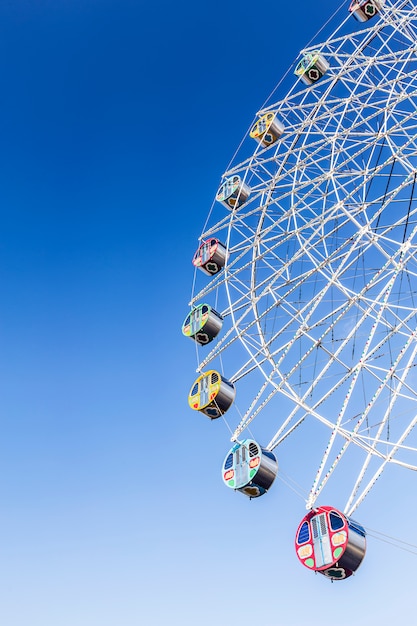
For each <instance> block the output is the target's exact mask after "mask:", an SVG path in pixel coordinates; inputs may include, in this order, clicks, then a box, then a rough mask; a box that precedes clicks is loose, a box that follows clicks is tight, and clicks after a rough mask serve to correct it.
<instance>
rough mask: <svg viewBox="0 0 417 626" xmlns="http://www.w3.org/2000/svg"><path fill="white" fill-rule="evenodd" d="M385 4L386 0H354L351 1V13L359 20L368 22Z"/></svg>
mask: <svg viewBox="0 0 417 626" xmlns="http://www.w3.org/2000/svg"><path fill="white" fill-rule="evenodd" d="M383 5H384V0H353V2H351V3H350V7H349V13H351V14H352V15H353V17H354V18H355V19H356V20H358V22H367V21H368V20H370V19H371V18H373V17H374V16H375V15H377V13H379V11H380V10H381V8H382V7H383Z"/></svg>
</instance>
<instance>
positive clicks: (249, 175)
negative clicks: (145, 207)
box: [191, 0, 417, 516]
mask: <svg viewBox="0 0 417 626" xmlns="http://www.w3.org/2000/svg"><path fill="white" fill-rule="evenodd" d="M346 8H347V7H346V5H345V6H344V8H343V9H342V10H343V11H346ZM338 15H339V16H340V15H341V13H340V11H339V12H338ZM355 18H356V19H355ZM290 79H291V80H290ZM289 80H290V86H289V89H288V90H287V93H286V95H285V96H283V97H282V98H281V99H280V100H278V101H276V102H273V103H272V102H267V103H266V105H265V106H264V107H263V108H262V109H261V110H260V111H259V112H258V114H257V117H256V119H255V120H254V121H253V122H252V124H251V127H250V128H251V130H250V132H248V134H247V136H246V137H245V139H244V140H243V142H242V144H241V146H240V148H239V150H238V152H237V154H236V156H235V158H234V161H233V162H232V163H231V166H230V167H229V168H228V170H227V172H225V174H224V177H223V179H222V181H221V182H220V185H219V192H218V193H217V202H215V203H214V205H213V208H212V210H211V212H210V215H209V218H208V221H207V224H206V227H205V231H204V232H203V234H202V236H201V242H205V241H208V240H211V239H212V238H215V240H218V241H221V242H223V243H224V245H225V248H226V249H227V254H226V255H225V258H224V267H223V269H221V271H218V273H216V274H214V275H212V276H210V277H207V276H204V275H203V273H201V272H198V273H197V274H198V275H197V277H196V280H195V287H194V293H193V298H192V302H191V305H192V307H196V306H198V305H199V303H201V302H209V303H211V304H212V305H213V306H214V307H215V308H216V309H217V310H218V311H219V313H220V315H221V317H222V318H223V320H224V326H223V329H222V331H221V333H220V334H219V336H218V337H216V339H215V341H214V342H213V343H212V344H211V345H210V346H204V347H199V348H198V361H199V364H198V368H197V369H198V372H199V373H203V372H205V371H208V370H211V369H213V368H216V367H217V368H218V369H220V371H221V372H222V374H223V375H224V376H225V377H226V378H227V379H228V381H229V382H230V383H231V384H233V385H234V386H235V387H236V405H237V406H238V408H239V411H240V414H238V413H237V412H236V410H235V409H233V408H232V409H231V410H230V412H229V413H228V414H227V416H226V418H227V420H228V423H231V422H232V421H233V420H234V421H235V423H234V424H233V427H232V431H233V435H232V441H234V442H236V441H239V440H241V439H244V438H245V437H247V436H251V435H250V430H249V435H248V434H247V433H245V432H244V431H245V430H246V428H247V427H249V428H250V429H255V428H256V426H257V423H258V420H259V422H262V416H263V415H264V414H265V413H268V420H267V425H266V427H267V428H270V429H271V432H270V437H271V438H270V441H269V443H268V444H267V445H264V448H265V450H267V451H272V450H274V449H275V448H277V446H279V445H280V444H281V443H282V442H283V441H284V440H286V439H287V437H289V436H290V437H291V436H292V434H293V433H295V432H297V433H300V432H301V431H302V429H304V428H306V425H307V424H309V428H311V425H312V424H313V428H316V429H317V433H318V439H317V441H318V442H319V443H318V444H315V446H314V447H315V452H316V453H317V445H319V447H320V450H319V456H318V457H317V462H316V465H315V468H314V472H316V467H317V466H318V469H317V472H316V473H315V474H314V472H313V474H312V475H311V476H310V481H309V485H310V484H311V490H310V493H309V496H308V497H307V498H306V504H307V508H309V509H311V508H312V507H314V505H315V503H316V500H317V498H318V497H319V496H320V494H321V492H322V490H323V488H324V487H325V485H326V483H327V481H328V480H329V479H331V478H332V476H333V474H334V472H336V471H337V469H338V467H339V465H340V464H341V463H346V461H347V459H350V458H351V459H352V463H353V462H355V463H356V470H355V473H354V479H353V480H352V484H351V486H350V487H349V494H348V496H347V500H346V505H345V508H344V513H345V514H346V515H348V516H350V515H351V514H352V513H353V512H354V511H355V509H356V508H357V506H358V505H359V504H360V503H361V502H362V500H363V499H364V498H365V496H366V495H367V494H368V492H369V491H370V489H371V488H372V486H373V485H374V484H375V482H376V480H377V479H378V477H379V476H380V475H381V473H382V471H383V470H384V469H385V467H386V466H387V465H389V464H398V465H401V466H403V467H405V468H409V469H412V470H416V469H417V454H416V452H417V449H416V440H415V436H416V433H414V432H413V429H414V427H415V425H416V423H417V368H416V365H417V258H416V256H417V184H416V178H417V9H416V7H415V6H414V4H413V2H411V1H408V0H407V1H404V0H399V1H397V2H392V1H390V0H385V2H383V1H382V0H373V1H372V0H369V1H368V2H363V1H362V2H352V3H351V5H350V7H349V11H347V12H346V13H343V15H342V22H341V23H339V25H338V27H337V28H336V30H335V31H334V32H333V33H332V34H331V35H330V36H329V37H328V38H327V39H326V40H325V41H324V42H321V43H320V42H319V43H317V42H316V43H314V45H313V46H311V47H308V48H306V49H304V50H302V51H301V53H300V58H299V59H298V60H297V62H296V65H295V66H294V68H293V69H292V71H291V76H289V75H288V76H287V78H286V79H285V80H284V81H283V82H282V84H281V85H279V86H278V87H277V89H276V90H275V92H274V93H275V95H276V94H277V93H278V94H279V93H280V91H281V90H282V91H283V90H284V89H283V87H284V88H285V85H286V84H287V83H288V81H289ZM239 190H241V191H239ZM230 198H232V200H233V202H232V201H230ZM228 199H229V203H227V200H228ZM200 245H203V243H200ZM222 368H223V369H224V371H223V369H222ZM242 379H245V381H244V384H243V382H242ZM241 389H242V391H243V393H241ZM240 396H241V397H242V398H243V402H244V406H242V404H241V402H240V401H239V397H240ZM258 416H259V417H258ZM255 418H256V419H255ZM264 427H265V424H264ZM309 432H311V431H309ZM264 443H266V442H264ZM349 462H350V461H349ZM352 475H353V474H352Z"/></svg>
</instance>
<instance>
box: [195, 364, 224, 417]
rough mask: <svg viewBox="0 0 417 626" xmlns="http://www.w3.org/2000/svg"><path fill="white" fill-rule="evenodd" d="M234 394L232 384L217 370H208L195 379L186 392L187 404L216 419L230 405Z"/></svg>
mask: <svg viewBox="0 0 417 626" xmlns="http://www.w3.org/2000/svg"><path fill="white" fill-rule="evenodd" d="M235 395H236V392H235V388H234V385H233V384H232V383H231V382H229V381H228V380H226V378H223V376H222V375H221V374H219V372H216V371H215V370H210V371H209V372H206V373H205V374H202V375H201V376H199V377H198V378H197V380H196V381H195V383H194V385H193V386H192V388H191V391H190V393H189V394H188V404H189V405H190V407H191V408H192V409H193V410H194V411H200V412H201V413H204V415H206V416H207V417H209V418H210V419H216V418H218V417H220V416H221V415H224V414H225V413H226V411H227V410H228V409H229V408H230V407H231V406H232V404H233V401H234V399H235Z"/></svg>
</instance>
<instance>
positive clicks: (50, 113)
mask: <svg viewBox="0 0 417 626" xmlns="http://www.w3.org/2000/svg"><path fill="white" fill-rule="evenodd" d="M348 4H349V3H348V2H345V5H346V7H345V8H347V5H348ZM336 6H339V3H336V4H335V3H334V2H333V1H332V0H322V1H321V2H320V3H319V4H318V3H315V5H314V3H311V2H307V1H306V0H300V1H299V2H298V3H296V4H294V3H283V2H282V3H277V2H272V0H265V1H264V2H262V3H254V2H248V1H246V0H239V1H237V0H230V1H229V2H216V1H214V2H200V3H191V2H189V1H188V0H186V1H185V2H182V3H177V4H176V3H172V2H166V1H164V0H163V1H162V2H155V3H154V4H152V3H148V2H146V3H145V2H142V1H141V0H118V1H117V2H116V0H59V1H57V0H4V2H2V3H1V4H0V78H1V97H0V137H1V150H0V198H1V218H2V219H1V230H0V232H1V236H0V286H1V315H0V350H1V358H0V368H1V381H2V384H1V389H2V392H1V403H0V407H1V409H0V410H1V420H0V424H1V437H0V510H1V514H0V530H1V532H0V623H1V624H2V625H4V626H121V625H123V626H144V625H145V624H146V626H148V625H149V626H166V625H167V624H172V625H174V626H177V625H178V626H195V625H198V626H209V625H210V626H211V625H212V624H217V625H219V626H225V625H226V624H228V623H230V622H231V621H232V620H233V622H234V623H238V624H240V625H241V626H249V625H252V624H254V623H257V624H259V623H261V624H262V623H264V624H271V625H275V624H285V626H304V625H305V624H307V623H310V622H311V621H318V620H319V619H322V618H326V617H328V618H329V619H331V620H332V621H336V622H337V623H338V624H339V625H340V626H344V625H347V624H352V623H353V624H355V625H356V626H362V625H363V626H365V625H366V626H370V625H372V624H382V625H385V624H389V623H392V622H393V621H394V620H395V621H396V623H398V624H400V623H401V624H405V623H408V622H407V619H408V618H409V616H411V615H413V613H414V611H415V602H414V593H415V592H414V586H415V585H414V575H413V574H414V569H415V567H416V557H415V556H413V555H411V554H410V553H408V552H400V551H399V550H397V549H394V548H393V547H391V546H389V545H386V544H384V543H381V542H379V541H374V540H372V539H371V540H370V541H369V545H368V554H367V557H366V559H365V561H364V564H363V565H362V567H361V569H360V570H359V572H358V574H357V576H355V578H353V579H350V580H348V581H345V583H339V584H338V583H335V584H333V585H332V584H330V583H329V582H327V581H326V580H324V579H323V577H321V576H314V575H313V574H311V573H309V572H307V571H305V570H304V569H303V568H302V566H301V565H300V564H299V563H298V561H297V559H296V556H295V553H294V550H293V537H294V533H295V530H296V528H297V525H298V522H299V520H300V519H301V518H302V516H303V515H304V507H303V503H302V502H301V501H300V500H299V499H297V497H296V496H295V495H294V494H293V492H292V491H290V490H289V489H287V488H286V487H285V485H284V484H282V483H281V482H278V481H277V484H276V485H274V489H273V490H271V492H270V493H269V494H268V495H267V496H266V497H264V498H261V499H260V500H259V501H252V502H250V501H249V500H248V499H246V498H245V497H243V496H241V495H240V494H233V493H232V492H229V491H228V490H227V489H226V488H225V487H223V485H222V483H221V478H220V466H221V463H222V460H223V458H224V455H225V453H226V452H227V450H228V448H229V447H230V443H229V439H228V436H227V432H225V431H224V429H222V428H221V425H219V424H216V423H213V424H211V423H209V422H208V420H206V418H204V417H203V416H199V415H197V414H194V413H193V412H192V411H190V410H189V409H188V406H187V393H188V390H189V387H190V385H191V383H192V381H193V380H194V378H195V372H194V369H195V354H194V348H193V346H192V342H190V341H188V342H187V340H186V339H185V338H183V337H182V335H181V332H180V327H181V323H182V321H183V318H184V316H185V313H186V311H187V303H188V300H189V297H190V293H191V284H192V278H193V271H192V266H191V262H190V259H191V256H192V254H193V252H194V250H195V248H196V246H197V238H198V236H199V234H200V232H201V229H202V227H203V224H204V220H205V217H206V215H207V213H208V210H209V207H210V205H211V202H212V199H213V196H214V194H215V192H216V190H217V185H218V182H219V179H220V176H221V174H222V172H223V170H224V168H225V167H226V165H227V163H228V162H229V160H230V158H231V156H232V154H233V153H234V150H235V148H236V146H237V144H238V143H239V141H240V139H241V137H242V136H243V134H244V132H245V131H246V129H247V127H248V124H249V123H250V121H251V119H252V118H253V115H254V113H255V112H256V110H257V109H258V108H259V106H260V105H261V104H262V102H263V101H264V100H265V98H266V97H267V95H268V94H269V93H270V91H271V90H272V88H273V87H274V86H275V84H276V83H277V82H278V80H279V78H280V77H281V76H282V74H283V73H284V72H285V71H286V69H287V68H288V66H289V65H290V64H291V63H292V62H293V60H294V59H295V58H296V56H297V54H298V51H299V49H300V48H301V47H302V46H303V45H305V44H306V43H307V42H308V41H309V40H310V39H311V37H313V35H314V34H315V32H317V30H318V29H319V27H320V26H321V25H322V24H323V23H324V21H325V20H326V19H327V17H328V16H329V15H330V14H331V13H332V12H333V11H334V10H335V7H336ZM312 443H313V445H314V442H312ZM301 451H302V448H301ZM286 454H287V458H283V459H280V463H282V466H283V467H284V469H285V468H289V469H290V471H291V466H292V465H294V464H295V465H300V463H302V455H300V448H297V444H296V443H294V449H293V450H291V448H287V453H286ZM300 458H301V461H300ZM410 494H411V495H410ZM414 494H415V478H414V476H409V475H408V474H407V475H406V473H405V472H404V473H402V472H398V471H393V472H391V473H390V474H389V475H388V476H386V477H385V476H384V478H383V479H381V481H380V482H379V483H378V485H377V487H376V488H375V490H374V492H373V493H372V494H371V496H370V497H369V498H368V499H367V501H366V502H365V503H364V505H363V507H362V508H361V509H360V510H359V511H358V514H357V515H356V517H357V519H358V520H359V521H361V522H362V523H364V525H365V526H369V527H371V528H375V529H377V530H379V531H381V532H385V533H387V534H390V535H393V536H395V537H399V538H403V539H405V540H408V541H411V542H414V543H416V541H415V530H414V520H415V518H416V514H417V509H416V504H415V497H414ZM411 619H412V618H411Z"/></svg>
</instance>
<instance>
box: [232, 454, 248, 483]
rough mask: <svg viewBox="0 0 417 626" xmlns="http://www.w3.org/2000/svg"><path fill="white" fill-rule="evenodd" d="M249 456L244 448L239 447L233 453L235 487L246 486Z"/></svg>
mask: <svg viewBox="0 0 417 626" xmlns="http://www.w3.org/2000/svg"><path fill="white" fill-rule="evenodd" d="M248 455H249V452H248V450H247V449H246V448H245V446H244V445H243V446H241V447H240V448H238V449H237V450H236V452H235V472H236V486H242V485H246V484H247V483H248V482H249V463H248V460H247V457H248Z"/></svg>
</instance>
